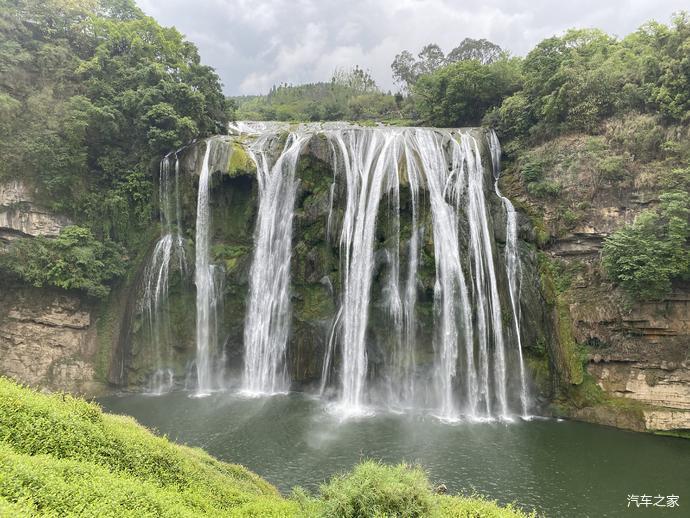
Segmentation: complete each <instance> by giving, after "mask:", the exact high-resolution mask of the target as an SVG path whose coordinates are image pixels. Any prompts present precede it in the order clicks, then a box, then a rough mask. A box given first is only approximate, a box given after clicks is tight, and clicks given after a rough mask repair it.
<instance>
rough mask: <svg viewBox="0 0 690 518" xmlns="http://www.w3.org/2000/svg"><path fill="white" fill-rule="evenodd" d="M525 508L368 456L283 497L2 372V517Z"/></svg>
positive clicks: (459, 512)
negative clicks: (442, 486)
mask: <svg viewBox="0 0 690 518" xmlns="http://www.w3.org/2000/svg"><path fill="white" fill-rule="evenodd" d="M75 515H79V516H99V517H100V516H114V517H122V516H133V517H134V516H137V517H140V516H152V517H154V516H155V517H163V516H165V517H167V516H190V517H191V516H257V517H259V516H261V517H264V516H275V517H292V516H294V517H298V516H300V517H301V516H323V517H340V516H342V517H368V516H371V517H374V516H377V517H382V516H401V517H402V516H408V517H434V516H438V517H443V516H489V517H491V516H494V517H520V516H524V515H523V514H522V513H521V512H519V511H516V510H513V509H510V508H500V507H498V506H496V505H495V504H494V503H492V502H489V501H486V500H483V499H480V498H463V497H451V496H440V495H436V494H435V493H434V492H433V491H432V487H431V485H430V483H429V480H428V479H427V477H426V474H425V473H424V471H423V470H421V469H420V468H412V467H408V466H405V465H399V466H393V467H388V466H383V465H380V464H378V463H375V462H372V461H368V462H364V463H363V464H361V465H359V466H357V467H356V468H355V469H354V471H353V472H352V473H350V474H345V475H340V476H336V477H335V478H334V479H333V480H332V481H330V482H329V483H326V484H324V485H323V486H322V487H321V489H320V492H319V495H317V496H315V497H314V496H311V495H309V494H307V493H306V492H305V491H303V490H300V489H296V490H295V491H294V494H293V495H292V496H291V497H290V498H284V497H283V496H281V495H280V494H279V493H278V491H277V490H276V489H275V488H274V487H273V486H271V485H270V484H269V483H268V482H266V481H264V480H263V479H261V478H260V477H259V476H257V475H255V474H254V473H251V472H250V471H248V470H247V469H245V468H244V467H242V466H238V465H234V464H227V463H225V462H220V461H218V460H216V459H214V458H213V457H211V456H209V455H208V454H206V453H205V452H203V451H202V450H199V449H195V448H189V447H186V446H180V445H176V444H173V443H171V442H170V441H168V440H167V439H165V438H161V437H156V436H155V435H153V434H152V433H151V432H149V431H148V430H146V429H145V428H144V427H142V426H140V425H139V424H137V423H136V421H134V420H133V419H131V418H129V417H123V416H115V415H109V414H105V413H102V412H101V410H100V408H99V407H98V406H97V405H95V404H93V403H87V402H86V401H83V400H81V399H77V398H74V397H71V396H67V395H61V394H56V395H44V394H39V393H37V392H34V391H32V390H30V389H27V388H23V387H21V386H19V385H17V384H16V383H14V382H12V381H9V380H7V379H5V378H0V516H8V517H9V516H75Z"/></svg>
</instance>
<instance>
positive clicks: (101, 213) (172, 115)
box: [0, 0, 228, 242]
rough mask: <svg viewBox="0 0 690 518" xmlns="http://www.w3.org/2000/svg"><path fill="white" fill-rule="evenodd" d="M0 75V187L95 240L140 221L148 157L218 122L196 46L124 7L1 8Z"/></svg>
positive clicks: (212, 89)
mask: <svg viewBox="0 0 690 518" xmlns="http://www.w3.org/2000/svg"><path fill="white" fill-rule="evenodd" d="M0 71H1V72H0V115H1V116H0V121H1V122H0V154H1V155H2V156H3V160H2V163H0V179H3V178H11V177H13V178H21V179H22V180H23V181H25V182H29V183H32V184H34V185H35V186H36V187H38V188H39V192H40V193H41V194H42V196H43V200H41V201H42V202H44V203H45V204H46V205H48V206H49V208H51V209H52V210H55V211H58V212H63V213H66V214H67V215H69V216H70V217H71V218H72V219H73V220H75V221H77V222H79V223H83V224H86V225H90V226H91V229H92V230H93V232H94V233H95V235H96V236H97V237H98V238H102V237H110V238H112V239H115V240H117V241H120V242H126V240H127V237H128V235H130V234H131V233H132V232H131V231H132V230H135V229H140V228H141V227H142V226H143V225H145V224H147V223H148V221H149V220H150V212H151V209H150V199H151V191H152V183H151V181H150V179H149V167H150V163H151V160H152V159H153V158H155V157H157V156H158V155H160V154H161V153H163V152H167V151H169V150H170V149H173V148H176V147H178V146H180V145H181V144H183V143H184V142H187V141H189V140H190V139H192V138H194V137H197V136H202V137H203V136H207V135H210V134H213V133H223V132H224V131H225V127H226V123H227V120H228V106H227V104H226V100H225V98H224V96H223V94H222V92H221V89H220V83H219V80H218V76H217V75H216V73H215V72H214V71H213V70H212V69H211V68H209V67H206V66H203V65H201V64H200V60H199V55H198V53H197V50H196V48H195V47H194V46H193V45H192V44H190V43H189V42H187V41H185V40H184V39H183V38H182V35H181V34H180V33H179V32H178V31H177V30H176V29H174V28H163V27H161V26H160V25H158V24H157V23H156V22H155V21H154V20H153V19H152V18H149V17H147V16H145V15H144V14H143V13H142V11H141V10H140V9H138V8H137V7H136V6H135V4H134V2H133V1H132V0H89V1H85V2H75V1H71V0H48V1H38V0H11V1H5V2H3V8H2V10H0Z"/></svg>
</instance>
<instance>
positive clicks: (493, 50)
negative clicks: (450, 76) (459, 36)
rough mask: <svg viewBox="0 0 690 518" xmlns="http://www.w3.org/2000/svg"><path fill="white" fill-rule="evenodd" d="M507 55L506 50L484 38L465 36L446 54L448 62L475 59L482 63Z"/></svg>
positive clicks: (485, 63) (491, 61) (486, 63)
mask: <svg viewBox="0 0 690 518" xmlns="http://www.w3.org/2000/svg"><path fill="white" fill-rule="evenodd" d="M502 56H505V51H504V50H503V49H502V48H501V47H499V46H498V45H496V44H495V43H492V42H490V41H489V40H486V39H484V38H482V39H480V40H475V39H472V38H465V39H464V40H462V42H460V45H458V46H457V47H455V48H454V49H453V50H451V51H450V52H449V53H448V56H446V63H456V62H458V61H468V60H471V59H474V60H476V61H479V62H480V63H481V64H482V65H488V64H489V63H493V62H494V61H496V60H497V59H499V58H500V57H502Z"/></svg>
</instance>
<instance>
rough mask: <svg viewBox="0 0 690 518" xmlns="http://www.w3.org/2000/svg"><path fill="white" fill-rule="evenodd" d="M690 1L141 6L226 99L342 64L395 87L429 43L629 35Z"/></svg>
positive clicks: (198, 1) (521, 49)
mask: <svg viewBox="0 0 690 518" xmlns="http://www.w3.org/2000/svg"><path fill="white" fill-rule="evenodd" d="M686 2H687V0H657V1H656V2H650V1H648V0H609V1H601V0H581V1H578V2H563V1H560V2H554V1H550V0H484V1H483V2H476V1H472V2H470V1H462V0H378V1H375V0H369V1H365V0H350V1H344V0H320V1H319V0H195V1H194V2H189V0H140V1H139V5H140V7H141V8H142V9H143V10H144V11H145V12H146V13H148V14H150V15H152V16H154V17H155V18H156V19H157V20H158V21H159V22H160V23H162V24H163V25H175V26H176V27H177V28H178V29H179V30H180V31H181V32H182V33H184V34H185V35H186V36H187V38H188V39H189V40H190V41H193V42H194V43H196V44H197V46H198V47H199V52H200V53H201V56H202V59H203V60H204V62H205V63H207V64H209V65H211V66H213V67H215V68H216V70H217V71H218V73H219V75H220V76H221V79H222V80H223V83H224V84H225V90H226V92H227V93H228V94H240V93H260V92H266V91H267V90H268V89H269V88H270V87H271V86H272V85H273V84H277V83H281V82H288V83H300V82H308V81H324V80H328V79H329V78H330V75H331V73H332V72H333V70H334V69H335V68H336V67H350V66H353V65H359V66H361V67H363V68H365V69H369V70H370V71H371V72H372V75H373V76H374V78H375V79H376V81H377V82H378V84H379V85H380V86H381V87H383V88H386V89H388V88H392V87H393V83H392V78H391V72H390V63H391V62H392V61H393V58H394V57H395V55H396V54H397V53H398V52H400V51H402V50H404V49H407V50H410V51H411V52H413V53H416V52H418V51H419V49H420V48H421V47H422V46H423V45H425V44H427V43H430V42H434V43H438V44H439V45H440V46H441V47H442V48H443V49H444V50H445V51H449V50H451V49H452V48H453V47H454V46H456V45H457V44H458V43H459V42H460V41H461V40H462V39H463V38H465V37H472V38H487V39H489V40H491V41H493V42H495V43H498V44H499V45H501V46H502V47H503V48H505V49H507V50H509V51H511V52H512V53H513V54H517V55H522V54H525V53H526V52H528V51H529V50H530V49H531V48H532V47H533V46H534V45H535V44H536V43H538V42H539V41H541V40H542V39H544V38H546V37H549V36H552V35H554V34H558V33H561V32H563V31H564V30H567V29H569V28H571V27H599V28H601V29H604V30H606V31H607V32H610V33H612V34H616V35H618V36H624V35H625V34H627V33H629V32H631V31H633V30H635V29H636V28H637V27H638V26H640V25H641V24H642V23H644V22H646V21H648V20H649V19H652V18H655V19H657V20H658V21H662V22H666V21H668V20H669V18H670V15H671V13H673V12H674V11H678V10H681V9H682V8H684V7H685V8H687V5H686Z"/></svg>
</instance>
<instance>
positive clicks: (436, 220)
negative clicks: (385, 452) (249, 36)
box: [407, 130, 477, 420]
mask: <svg viewBox="0 0 690 518" xmlns="http://www.w3.org/2000/svg"><path fill="white" fill-rule="evenodd" d="M444 141H446V143H447V144H449V145H451V146H452V148H453V153H452V161H451V168H450V172H449V167H448V161H447V158H448V157H447V156H446V152H445V151H444V148H443V144H444ZM453 142H455V141H454V139H453V137H452V136H451V135H450V134H444V133H441V132H434V131H431V130H412V131H411V138H410V143H409V150H408V153H407V154H408V155H409V156H413V155H416V156H417V157H418V160H419V166H418V167H419V168H420V171H419V172H418V173H417V172H415V175H419V174H423V175H424V177H425V178H426V186H427V189H428V191H429V203H430V206H431V215H432V228H433V238H434V239H433V241H434V257H435V268H436V281H435V284H434V320H435V333H434V338H433V344H434V350H435V360H434V364H435V368H434V371H435V372H434V381H435V384H436V387H437V388H436V392H437V395H436V406H437V408H438V410H437V411H438V413H439V416H440V417H442V418H443V419H449V420H452V419H455V418H457V410H458V409H457V407H456V401H455V395H454V384H455V378H456V375H457V365H458V355H459V351H460V346H462V348H463V350H464V351H465V352H466V354H467V357H466V367H465V370H464V372H463V375H464V376H463V378H464V380H465V382H466V383H467V390H466V393H467V413H469V414H470V415H474V414H475V413H476V407H477V401H476V400H477V395H476V380H475V378H476V375H475V371H474V357H473V356H474V353H473V337H472V323H471V322H472V315H471V307H470V301H469V294H468V290H467V285H466V281H465V275H464V273H463V271H462V261H461V252H460V235H459V219H460V218H459V210H460V198H461V195H462V193H463V192H464V190H465V185H464V183H465V178H464V175H463V171H462V163H461V161H460V160H459V159H460V158H461V157H460V155H459V148H458V147H457V145H456V144H453ZM412 164H414V162H412ZM408 170H412V171H416V169H415V167H414V166H413V167H409V166H408Z"/></svg>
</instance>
